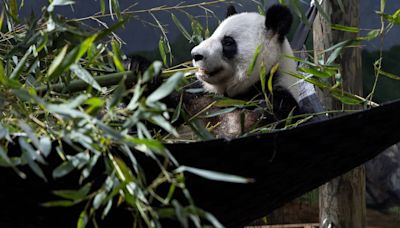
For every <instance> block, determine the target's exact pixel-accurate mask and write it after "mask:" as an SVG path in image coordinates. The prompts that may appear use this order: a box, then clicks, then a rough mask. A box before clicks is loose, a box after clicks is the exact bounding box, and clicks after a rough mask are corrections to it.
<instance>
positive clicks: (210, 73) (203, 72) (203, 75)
mask: <svg viewBox="0 0 400 228" xmlns="http://www.w3.org/2000/svg"><path fill="white" fill-rule="evenodd" d="M223 69H224V68H223V67H218V68H216V69H215V70H212V71H209V70H207V69H204V68H199V69H198V71H197V75H198V76H200V77H201V78H209V77H213V76H214V75H217V74H218V73H220V72H221V71H222V70H223Z"/></svg>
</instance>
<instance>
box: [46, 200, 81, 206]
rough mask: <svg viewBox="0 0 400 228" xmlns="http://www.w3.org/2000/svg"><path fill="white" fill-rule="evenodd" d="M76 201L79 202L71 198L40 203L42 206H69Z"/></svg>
mask: <svg viewBox="0 0 400 228" xmlns="http://www.w3.org/2000/svg"><path fill="white" fill-rule="evenodd" d="M77 203H79V202H75V201H72V200H56V201H50V202H46V203H42V204H41V205H42V206H43V207H71V206H73V205H75V204H77Z"/></svg>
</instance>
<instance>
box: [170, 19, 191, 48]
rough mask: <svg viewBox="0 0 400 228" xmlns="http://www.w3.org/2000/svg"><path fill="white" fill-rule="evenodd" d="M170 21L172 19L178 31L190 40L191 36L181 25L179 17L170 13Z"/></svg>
mask: <svg viewBox="0 0 400 228" xmlns="http://www.w3.org/2000/svg"><path fill="white" fill-rule="evenodd" d="M171 17H172V21H174V23H175V25H176V27H178V29H179V31H180V32H181V33H182V35H183V36H184V37H185V38H186V39H187V40H189V41H190V40H192V37H191V36H190V34H189V32H188V31H187V30H186V29H185V27H184V26H183V25H182V23H181V22H180V21H179V19H178V18H177V17H176V16H175V14H173V13H171Z"/></svg>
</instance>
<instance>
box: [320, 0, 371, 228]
mask: <svg viewBox="0 0 400 228" xmlns="http://www.w3.org/2000/svg"><path fill="white" fill-rule="evenodd" d="M338 2H339V1H338V0H324V1H323V2H322V8H323V9H324V11H325V13H326V14H327V15H328V17H330V20H331V23H332V24H340V25H345V26H355V27H358V26H359V4H360V2H359V0H345V1H341V2H342V3H343V5H344V7H343V8H344V12H343V11H342V9H341V8H340V5H339V3H338ZM313 33H314V57H315V60H316V61H318V60H319V59H325V60H326V59H327V58H328V56H329V54H330V53H322V51H323V50H325V49H327V48H329V47H331V46H332V45H334V44H336V43H339V42H341V41H344V40H348V39H352V38H355V37H356V36H357V34H356V33H349V32H341V31H336V30H331V26H330V23H329V22H327V21H326V20H325V18H324V17H323V16H322V15H321V14H318V15H317V18H316V20H315V22H314V25H313ZM336 63H339V64H340V65H341V74H342V78H343V88H344V90H345V91H349V92H351V93H354V94H358V95H362V72H361V49H360V48H347V49H345V50H344V52H343V54H342V55H341V56H340V58H338V59H337V61H336ZM332 80H335V79H332ZM332 83H334V81H332ZM321 98H322V102H323V103H324V105H325V107H326V108H327V109H341V108H345V109H351V108H352V107H351V106H345V107H343V105H342V104H340V103H339V102H337V101H336V100H333V99H332V97H331V96H330V95H329V94H327V93H324V92H322V93H321ZM353 108H354V107H353ZM322 137H323V136H322ZM337 165H340V164H337ZM319 206H320V227H341V228H350V227H351V228H359V227H365V226H366V222H365V214H366V206H365V170H364V166H362V167H358V168H356V169H354V170H352V171H350V172H349V173H347V174H345V175H343V176H341V177H338V178H335V179H334V180H332V181H330V182H328V183H326V184H325V185H323V186H321V187H320V194H319Z"/></svg>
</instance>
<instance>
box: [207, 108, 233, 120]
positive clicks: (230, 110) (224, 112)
mask: <svg viewBox="0 0 400 228" xmlns="http://www.w3.org/2000/svg"><path fill="white" fill-rule="evenodd" d="M235 110H236V107H230V108H224V109H220V110H217V111H214V112H211V113H209V112H206V113H205V115H202V116H201V118H211V117H215V116H220V115H223V114H226V113H230V112H233V111H235Z"/></svg>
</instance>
